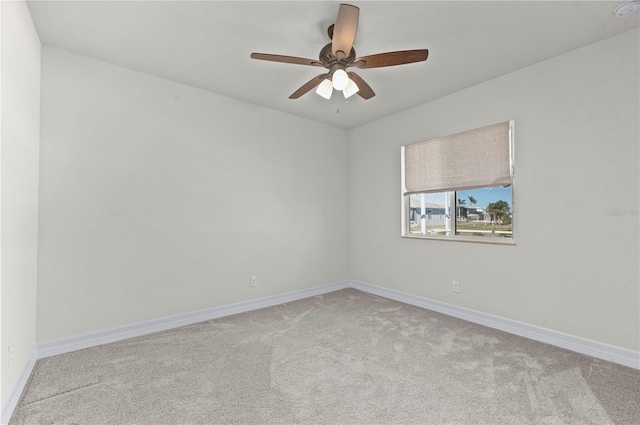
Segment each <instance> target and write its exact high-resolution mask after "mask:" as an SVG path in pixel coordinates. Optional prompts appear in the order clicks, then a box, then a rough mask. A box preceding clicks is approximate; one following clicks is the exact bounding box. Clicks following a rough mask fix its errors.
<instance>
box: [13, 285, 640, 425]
mask: <svg viewBox="0 0 640 425" xmlns="http://www.w3.org/2000/svg"><path fill="white" fill-rule="evenodd" d="M638 400H640V372H639V371H637V370H634V369H631V368H627V367H624V366H619V365H616V364H613V363H609V362H605V361H602V360H598V359H594V358H591V357H588V356H583V355H580V354H577V353H573V352H570V351H566V350H563V349H560V348H556V347H553V346H550V345H546V344H542V343H539V342H535V341H532V340H528V339H525V338H521V337H518V336H514V335H510V334H507V333H504V332H501V331H497V330H494V329H490V328H486V327H483V326H480V325H476V324H472V323H469V322H465V321H463V320H459V319H455V318H452V317H449V316H445V315H442V314H439V313H435V312H432V311H429V310H424V309H421V308H418V307H414V306H410V305H406V304H402V303H399V302H396V301H391V300H388V299H385V298H380V297H377V296H374V295H370V294H366V293H363V292H360V291H357V290H354V289H345V290H341V291H336V292H333V293H330V294H325V295H320V296H316V297H312V298H307V299H303V300H299V301H295V302H291V303H287V304H282V305H278V306H274V307H270V308H265V309H261V310H256V311H252V312H247V313H242V314H238V315H234V316H229V317H224V318H220V319H216V320H210V321H207V322H202V323H198V324H195V325H190V326H185V327H182V328H178V329H174V330H170V331H165V332H159V333H155V334H151V335H147V336H143V337H138V338H133V339H129V340H125V341H120V342H116V343H111V344H106V345H102V346H99V347H94V348H89V349H85V350H81V351H76V352H73V353H68V354H64V355H59V356H55V357H50V358H46V359H42V360H39V361H38V362H37V364H36V366H35V368H34V371H33V374H32V375H31V378H30V379H29V382H28V384H27V386H26V388H25V391H24V393H23V395H22V398H21V400H20V402H19V404H18V406H17V408H16V410H15V412H14V415H13V417H12V419H11V422H10V425H18V424H87V425H91V424H140V425H143V424H144V425H146V424H149V425H151V424H509V425H517V424H548V425H560V424H581V425H584V424H598V425H600V424H640V411H639V401H638Z"/></svg>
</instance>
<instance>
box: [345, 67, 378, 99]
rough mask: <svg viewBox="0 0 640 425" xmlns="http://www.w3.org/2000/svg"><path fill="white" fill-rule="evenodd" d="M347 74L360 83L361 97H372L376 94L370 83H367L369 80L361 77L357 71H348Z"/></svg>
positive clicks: (359, 92)
mask: <svg viewBox="0 0 640 425" xmlns="http://www.w3.org/2000/svg"><path fill="white" fill-rule="evenodd" d="M347 75H348V76H349V78H351V79H352V80H353V82H354V83H356V84H357V85H358V89H359V90H358V95H359V96H360V97H361V98H363V99H365V100H366V99H371V98H372V97H373V96H375V95H376V94H375V92H374V91H373V89H372V88H371V87H370V86H369V84H367V82H366V81H365V80H363V79H362V77H360V76H359V75H358V74H356V73H355V72H347Z"/></svg>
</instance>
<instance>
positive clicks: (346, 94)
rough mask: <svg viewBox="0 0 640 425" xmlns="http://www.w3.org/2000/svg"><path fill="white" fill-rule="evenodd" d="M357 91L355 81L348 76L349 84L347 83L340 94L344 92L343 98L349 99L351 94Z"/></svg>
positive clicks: (358, 88) (358, 89)
mask: <svg viewBox="0 0 640 425" xmlns="http://www.w3.org/2000/svg"><path fill="white" fill-rule="evenodd" d="M358 91H360V87H358V85H357V84H356V83H355V81H353V80H352V79H351V78H349V84H347V87H346V88H345V89H344V90H342V94H344V98H345V99H349V98H350V97H351V96H353V95H354V94H356V93H358Z"/></svg>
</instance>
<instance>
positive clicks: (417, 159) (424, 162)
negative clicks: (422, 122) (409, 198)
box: [402, 121, 513, 195]
mask: <svg viewBox="0 0 640 425" xmlns="http://www.w3.org/2000/svg"><path fill="white" fill-rule="evenodd" d="M512 123H513V122H512V121H505V122H503V123H499V124H494V125H490V126H487V127H482V128H477V129H475V130H469V131H465V132H462V133H458V134H453V135H450V136H445V137H440V138H437V139H432V140H427V141H426V142H419V143H413V144H411V145H406V146H403V147H402V149H403V155H404V186H405V188H404V194H405V195H410V194H412V193H427V192H445V191H454V190H465V189H478V188H482V187H491V186H503V187H506V186H509V185H511V177H512V174H511V156H512V155H511V142H510V133H511V126H512Z"/></svg>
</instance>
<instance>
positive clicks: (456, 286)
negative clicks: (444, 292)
mask: <svg viewBox="0 0 640 425" xmlns="http://www.w3.org/2000/svg"><path fill="white" fill-rule="evenodd" d="M451 290H452V291H453V292H460V282H458V281H457V280H454V281H453V282H452V285H451Z"/></svg>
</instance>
